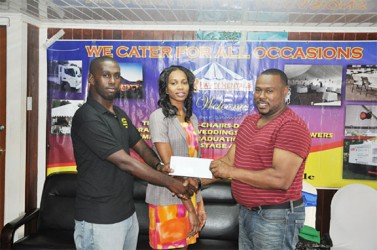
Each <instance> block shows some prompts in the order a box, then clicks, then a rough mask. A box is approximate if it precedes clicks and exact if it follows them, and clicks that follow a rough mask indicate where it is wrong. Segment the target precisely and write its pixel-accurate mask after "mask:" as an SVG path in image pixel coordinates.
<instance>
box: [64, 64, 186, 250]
mask: <svg viewBox="0 0 377 250" xmlns="http://www.w3.org/2000/svg"><path fill="white" fill-rule="evenodd" d="M89 71H90V72H89V78H88V82H89V96H88V99H87V102H86V103H85V104H84V105H83V106H82V107H80V108H79V109H78V110H77V112H76V113H75V115H74V117H73V121H72V131H71V136H72V142H73V149H74V155H75V159H76V164H77V177H78V187H77V196H76V204H75V233H74V238H75V244H76V247H77V249H105V250H108V249H124V250H130V249H136V243H137V236H138V231H139V225H138V221H137V217H136V214H135V206H134V201H133V184H134V183H133V182H134V176H136V177H138V178H141V179H144V180H146V181H148V182H150V183H152V184H155V185H161V186H165V187H167V188H168V189H169V190H170V191H172V193H175V194H177V195H179V196H180V197H182V198H188V197H190V196H191V195H192V192H193V191H192V187H191V186H190V185H186V184H182V183H181V182H180V181H179V180H176V179H174V178H172V177H170V176H168V175H166V174H163V173H160V172H158V171H156V170H154V169H152V168H151V167H149V166H154V167H155V168H157V167H159V164H161V163H160V160H159V159H158V157H157V156H156V154H155V153H154V152H153V150H152V149H151V148H150V147H149V146H148V145H147V144H146V143H145V142H144V140H142V138H141V136H140V134H139V133H138V131H137V129H136V128H135V126H134V125H133V124H132V122H131V120H130V119H129V118H128V116H127V115H126V113H125V112H123V111H122V110H121V109H120V108H119V107H117V106H114V105H113V103H114V98H115V96H116V95H117V93H118V91H119V86H120V79H121V76H120V67H119V64H118V63H117V62H116V61H115V60H114V59H112V58H110V57H98V58H95V59H93V60H92V62H91V64H90V69H89ZM130 148H132V149H133V150H134V151H135V152H136V153H138V154H139V155H140V157H141V158H142V159H143V160H144V162H145V163H146V164H145V163H142V162H140V161H139V160H137V159H135V158H132V157H131V156H130ZM147 164H148V165H149V166H148V165H147Z"/></svg>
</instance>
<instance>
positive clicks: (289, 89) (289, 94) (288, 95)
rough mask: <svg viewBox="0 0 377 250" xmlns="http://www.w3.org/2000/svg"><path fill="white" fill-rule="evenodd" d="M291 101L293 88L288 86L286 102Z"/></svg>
mask: <svg viewBox="0 0 377 250" xmlns="http://www.w3.org/2000/svg"><path fill="white" fill-rule="evenodd" d="M290 102H291V88H288V93H287V96H286V97H285V103H286V104H289V103H290Z"/></svg>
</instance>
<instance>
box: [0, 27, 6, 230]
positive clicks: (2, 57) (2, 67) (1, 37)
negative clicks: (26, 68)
mask: <svg viewBox="0 0 377 250" xmlns="http://www.w3.org/2000/svg"><path fill="white" fill-rule="evenodd" d="M6 34H7V28H6V26H1V25H0V95H1V98H0V124H2V125H4V126H5V125H6V103H7V102H6V96H7V95H6V79H7V75H6V72H7V70H6V68H7V67H6V58H7V56H6V53H7V52H6V51H7V45H6V44H7V36H6ZM5 138H6V128H4V130H3V131H0V149H3V150H5ZM4 202H5V152H2V153H0V230H1V229H2V228H3V225H4Z"/></svg>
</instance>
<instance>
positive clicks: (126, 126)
mask: <svg viewBox="0 0 377 250" xmlns="http://www.w3.org/2000/svg"><path fill="white" fill-rule="evenodd" d="M122 125H123V126H124V127H125V128H128V123H127V119H126V118H122Z"/></svg>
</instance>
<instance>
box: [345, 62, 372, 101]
mask: <svg viewBox="0 0 377 250" xmlns="http://www.w3.org/2000/svg"><path fill="white" fill-rule="evenodd" d="M346 100H349V101H377V65H347V73H346Z"/></svg>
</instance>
